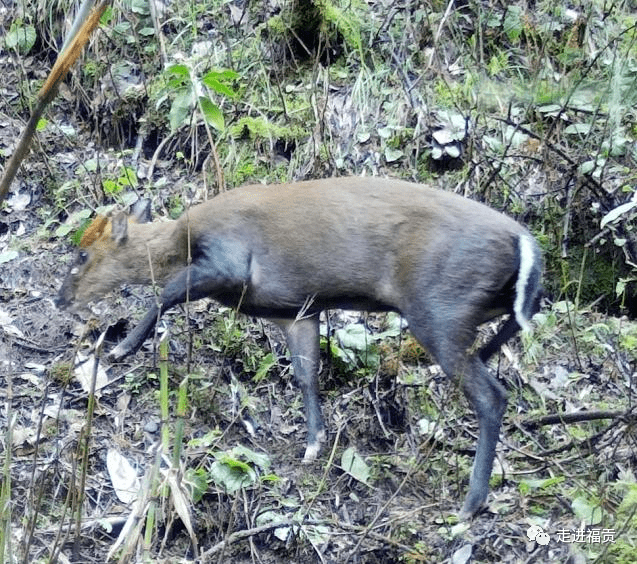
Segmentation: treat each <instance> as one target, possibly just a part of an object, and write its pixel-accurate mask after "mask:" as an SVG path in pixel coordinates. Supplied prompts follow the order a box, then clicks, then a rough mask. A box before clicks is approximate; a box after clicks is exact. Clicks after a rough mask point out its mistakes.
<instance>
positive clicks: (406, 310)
mask: <svg viewBox="0 0 637 564" xmlns="http://www.w3.org/2000/svg"><path fill="white" fill-rule="evenodd" d="M148 215H149V214H148V207H147V206H145V205H143V204H142V205H139V206H137V208H136V209H135V210H134V213H133V214H132V215H131V216H127V215H125V214H123V213H120V214H119V215H115V216H114V217H113V218H112V219H108V218H105V217H98V218H97V219H95V220H94V221H93V223H92V224H91V225H90V226H89V227H88V228H87V230H86V231H85V233H84V235H83V238H82V241H81V244H80V250H79V251H78V253H77V258H76V260H75V263H74V264H73V266H72V267H71V270H70V272H69V274H68V275H67V277H66V279H65V280H64V283H63V284H62V287H61V289H60V292H59V295H58V297H57V300H56V303H57V304H58V305H59V306H61V307H66V306H73V307H76V306H82V305H85V304H86V303H87V302H89V301H91V300H93V299H95V298H99V297H101V296H103V295H104V294H106V293H107V292H109V291H110V290H112V289H114V288H116V287H118V286H120V285H121V284H125V283H128V284H149V283H151V281H155V282H157V283H159V284H162V285H163V292H162V293H161V295H160V296H159V298H158V303H157V304H156V305H155V306H153V307H152V308H151V310H150V311H149V312H148V313H147V314H146V316H145V317H144V318H143V319H142V321H141V322H140V323H139V325H137V327H135V329H134V330H133V331H131V333H130V334H129V335H128V336H127V338H126V339H125V340H124V341H122V342H121V343H120V344H119V345H118V346H117V347H116V348H115V349H113V351H112V352H111V355H110V358H111V359H112V360H119V359H122V358H123V357H125V356H126V355H129V354H132V353H134V352H136V351H137V350H138V349H139V348H140V347H141V345H142V343H143V342H144V340H145V339H146V338H147V337H148V335H149V334H150V333H151V331H152V330H153V328H154V326H155V323H156V322H157V319H158V317H159V316H160V315H161V314H162V313H163V312H164V311H166V310H167V309H169V308H171V307H172V306H174V305H176V304H179V303H183V302H185V301H186V300H197V299H200V298H203V297H211V298H214V299H215V300H217V301H219V302H220V303H222V304H224V305H226V306H231V307H235V308H238V310H239V311H241V312H243V313H245V314H248V315H254V316H259V317H265V318H269V319H271V320H274V321H275V322H277V323H278V324H279V325H280V326H281V327H282V328H283V330H284V332H285V335H286V339H287V343H288V347H289V349H290V353H291V358H292V365H293V369H294V374H295V377H296V380H297V382H298V384H299V386H300V388H301V390H302V392H303V400H304V403H305V409H306V417H307V426H308V439H307V448H306V451H305V457H304V458H305V460H312V459H314V458H316V456H317V454H318V452H319V450H320V446H321V443H322V442H323V441H324V439H325V429H324V424H323V420H322V417H321V411H320V406H319V394H318V366H319V313H320V312H321V310H323V309H329V308H343V309H356V310H366V311H397V312H400V314H401V315H402V316H403V317H404V319H405V320H406V321H407V322H408V324H409V329H410V330H411V332H412V333H413V334H414V336H415V337H416V339H418V341H419V342H420V343H421V344H422V345H423V346H424V347H425V348H426V349H427V350H429V352H430V353H431V354H432V355H433V356H434V358H435V359H436V360H437V362H438V363H439V364H440V366H441V368H442V370H443V371H444V372H445V373H446V374H447V375H448V376H450V377H455V378H457V379H459V381H460V384H461V386H462V388H463V391H464V393H465V395H466V397H467V399H468V400H469V402H470V403H471V405H472V406H473V409H474V410H475V412H476V415H477V418H478V424H479V430H480V434H479V438H478V444H477V448H476V455H475V460H474V465H473V471H472V475H471V479H470V485H469V492H468V494H467V497H466V500H465V502H464V506H463V509H462V512H461V517H463V518H466V517H470V516H472V515H474V514H475V513H476V512H477V511H478V509H479V508H480V506H481V505H482V504H483V503H484V502H485V500H486V497H487V493H488V486H489V478H490V475H491V469H492V465H493V459H494V456H495V447H496V444H497V441H498V435H499V431H500V425H501V422H502V417H503V414H504V411H505V407H506V393H505V390H504V388H503V387H502V385H501V384H500V383H499V382H498V381H497V380H496V379H495V378H494V377H493V376H492V375H491V374H490V373H489V371H488V369H487V367H486V365H485V362H486V360H487V359H488V358H489V357H490V356H491V355H492V354H493V353H494V352H496V351H497V350H498V349H499V347H500V345H501V344H502V343H503V342H505V341H506V340H507V339H509V338H510V337H511V336H513V335H514V334H515V333H516V332H517V331H518V330H519V329H520V328H527V327H528V326H529V319H530V318H531V317H532V315H533V314H534V313H535V312H536V311H537V308H538V303H539V295H540V275H541V256H540V251H539V249H538V246H537V244H536V242H535V240H534V239H533V237H532V236H531V234H530V233H529V232H528V231H527V230H526V229H525V228H524V227H522V226H521V225H519V224H518V223H516V222H515V221H513V220H512V219H510V218H508V217H506V216H504V215H502V214H501V213H499V212H496V211H494V210H492V209H490V208H488V207H486V206H484V205H482V204H480V203H477V202H474V201H472V200H468V199H466V198H463V197H460V196H458V195H455V194H451V193H448V192H444V191H440V190H434V189H432V188H429V187H426V186H422V185H417V184H412V183H409V182H404V181H400V180H390V179H382V178H359V177H348V178H333V179H326V180H313V181H306V182H298V183H291V184H283V185H276V186H267V187H266V186H262V185H257V186H245V187H242V188H236V189H234V190H231V191H229V192H226V193H223V194H221V195H219V196H217V197H215V198H214V199H212V200H210V201H207V202H205V203H203V204H200V205H197V206H194V207H192V208H191V209H190V210H188V211H187V212H186V213H185V214H184V215H183V216H182V217H180V218H179V219H178V220H175V221H164V222H155V223H146V221H147V220H148ZM151 267H152V268H151ZM502 314H509V318H508V320H507V321H506V322H505V323H504V324H503V325H502V327H501V328H500V330H499V332H498V333H497V334H496V335H495V336H494V337H493V338H492V339H491V341H490V342H489V343H488V344H487V345H486V346H484V347H483V348H482V349H481V350H480V351H479V352H478V353H477V354H470V353H469V349H470V348H471V346H472V344H473V342H474V340H475V337H476V333H477V326H478V325H480V324H481V323H483V322H485V321H487V320H489V319H492V318H494V317H496V316H499V315H502Z"/></svg>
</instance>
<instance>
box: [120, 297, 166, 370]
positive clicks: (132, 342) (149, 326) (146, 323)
mask: <svg viewBox="0 0 637 564" xmlns="http://www.w3.org/2000/svg"><path fill="white" fill-rule="evenodd" d="M166 309H167V308H162V313H163V311H165V310H166ZM160 315H161V313H160V310H159V308H158V307H157V305H156V304H155V305H154V306H153V307H152V308H151V309H150V311H149V312H148V313H147V314H146V315H145V316H144V319H142V320H141V321H140V323H139V324H138V325H137V326H136V327H135V329H133V330H132V331H131V332H130V333H129V334H128V336H127V337H126V338H125V339H124V340H123V341H122V342H121V343H120V344H119V345H117V346H116V347H115V348H114V349H113V350H112V351H111V352H110V354H109V355H108V360H110V361H111V362H119V361H120V360H122V359H123V358H124V357H126V356H128V355H129V354H133V353H136V352H137V351H138V350H139V349H140V347H141V346H142V344H143V343H144V341H145V340H146V337H147V336H148V335H149V334H150V333H151V331H152V330H153V328H154V327H155V324H156V323H157V320H158V318H159V316H160Z"/></svg>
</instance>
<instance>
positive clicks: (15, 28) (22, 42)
mask: <svg viewBox="0 0 637 564" xmlns="http://www.w3.org/2000/svg"><path fill="white" fill-rule="evenodd" d="M35 39H36V33H35V28H34V27H33V26H32V25H23V24H22V22H21V21H15V22H13V23H12V24H11V29H10V30H9V33H7V36H6V37H5V40H4V42H5V45H6V46H7V47H8V48H10V49H16V50H17V51H18V52H19V53H20V54H22V55H26V54H27V53H28V52H29V51H31V49H32V48H33V45H35Z"/></svg>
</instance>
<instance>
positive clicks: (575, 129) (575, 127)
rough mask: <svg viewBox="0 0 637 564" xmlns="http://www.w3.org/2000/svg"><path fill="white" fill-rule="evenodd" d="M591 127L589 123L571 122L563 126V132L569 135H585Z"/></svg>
mask: <svg viewBox="0 0 637 564" xmlns="http://www.w3.org/2000/svg"><path fill="white" fill-rule="evenodd" d="M592 127H593V126H592V125H591V124H590V123H572V124H571V125H569V126H567V127H565V128H564V133H567V134H569V135H587V134H588V133H589V132H590V130H591V129H592Z"/></svg>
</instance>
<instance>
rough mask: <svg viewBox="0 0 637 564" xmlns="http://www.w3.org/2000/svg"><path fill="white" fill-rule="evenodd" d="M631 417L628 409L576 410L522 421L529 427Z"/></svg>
mask: <svg viewBox="0 0 637 564" xmlns="http://www.w3.org/2000/svg"><path fill="white" fill-rule="evenodd" d="M622 416H626V417H630V416H631V413H630V412H628V411H576V412H574V413H554V414H552V415H544V416H542V417H537V418H535V419H528V420H526V421H521V422H520V423H521V424H522V425H523V426H524V427H527V428H530V429H533V428H535V427H542V426H544V425H555V424H557V423H580V422H582V421H595V420H597V419H616V418H617V417H622Z"/></svg>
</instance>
